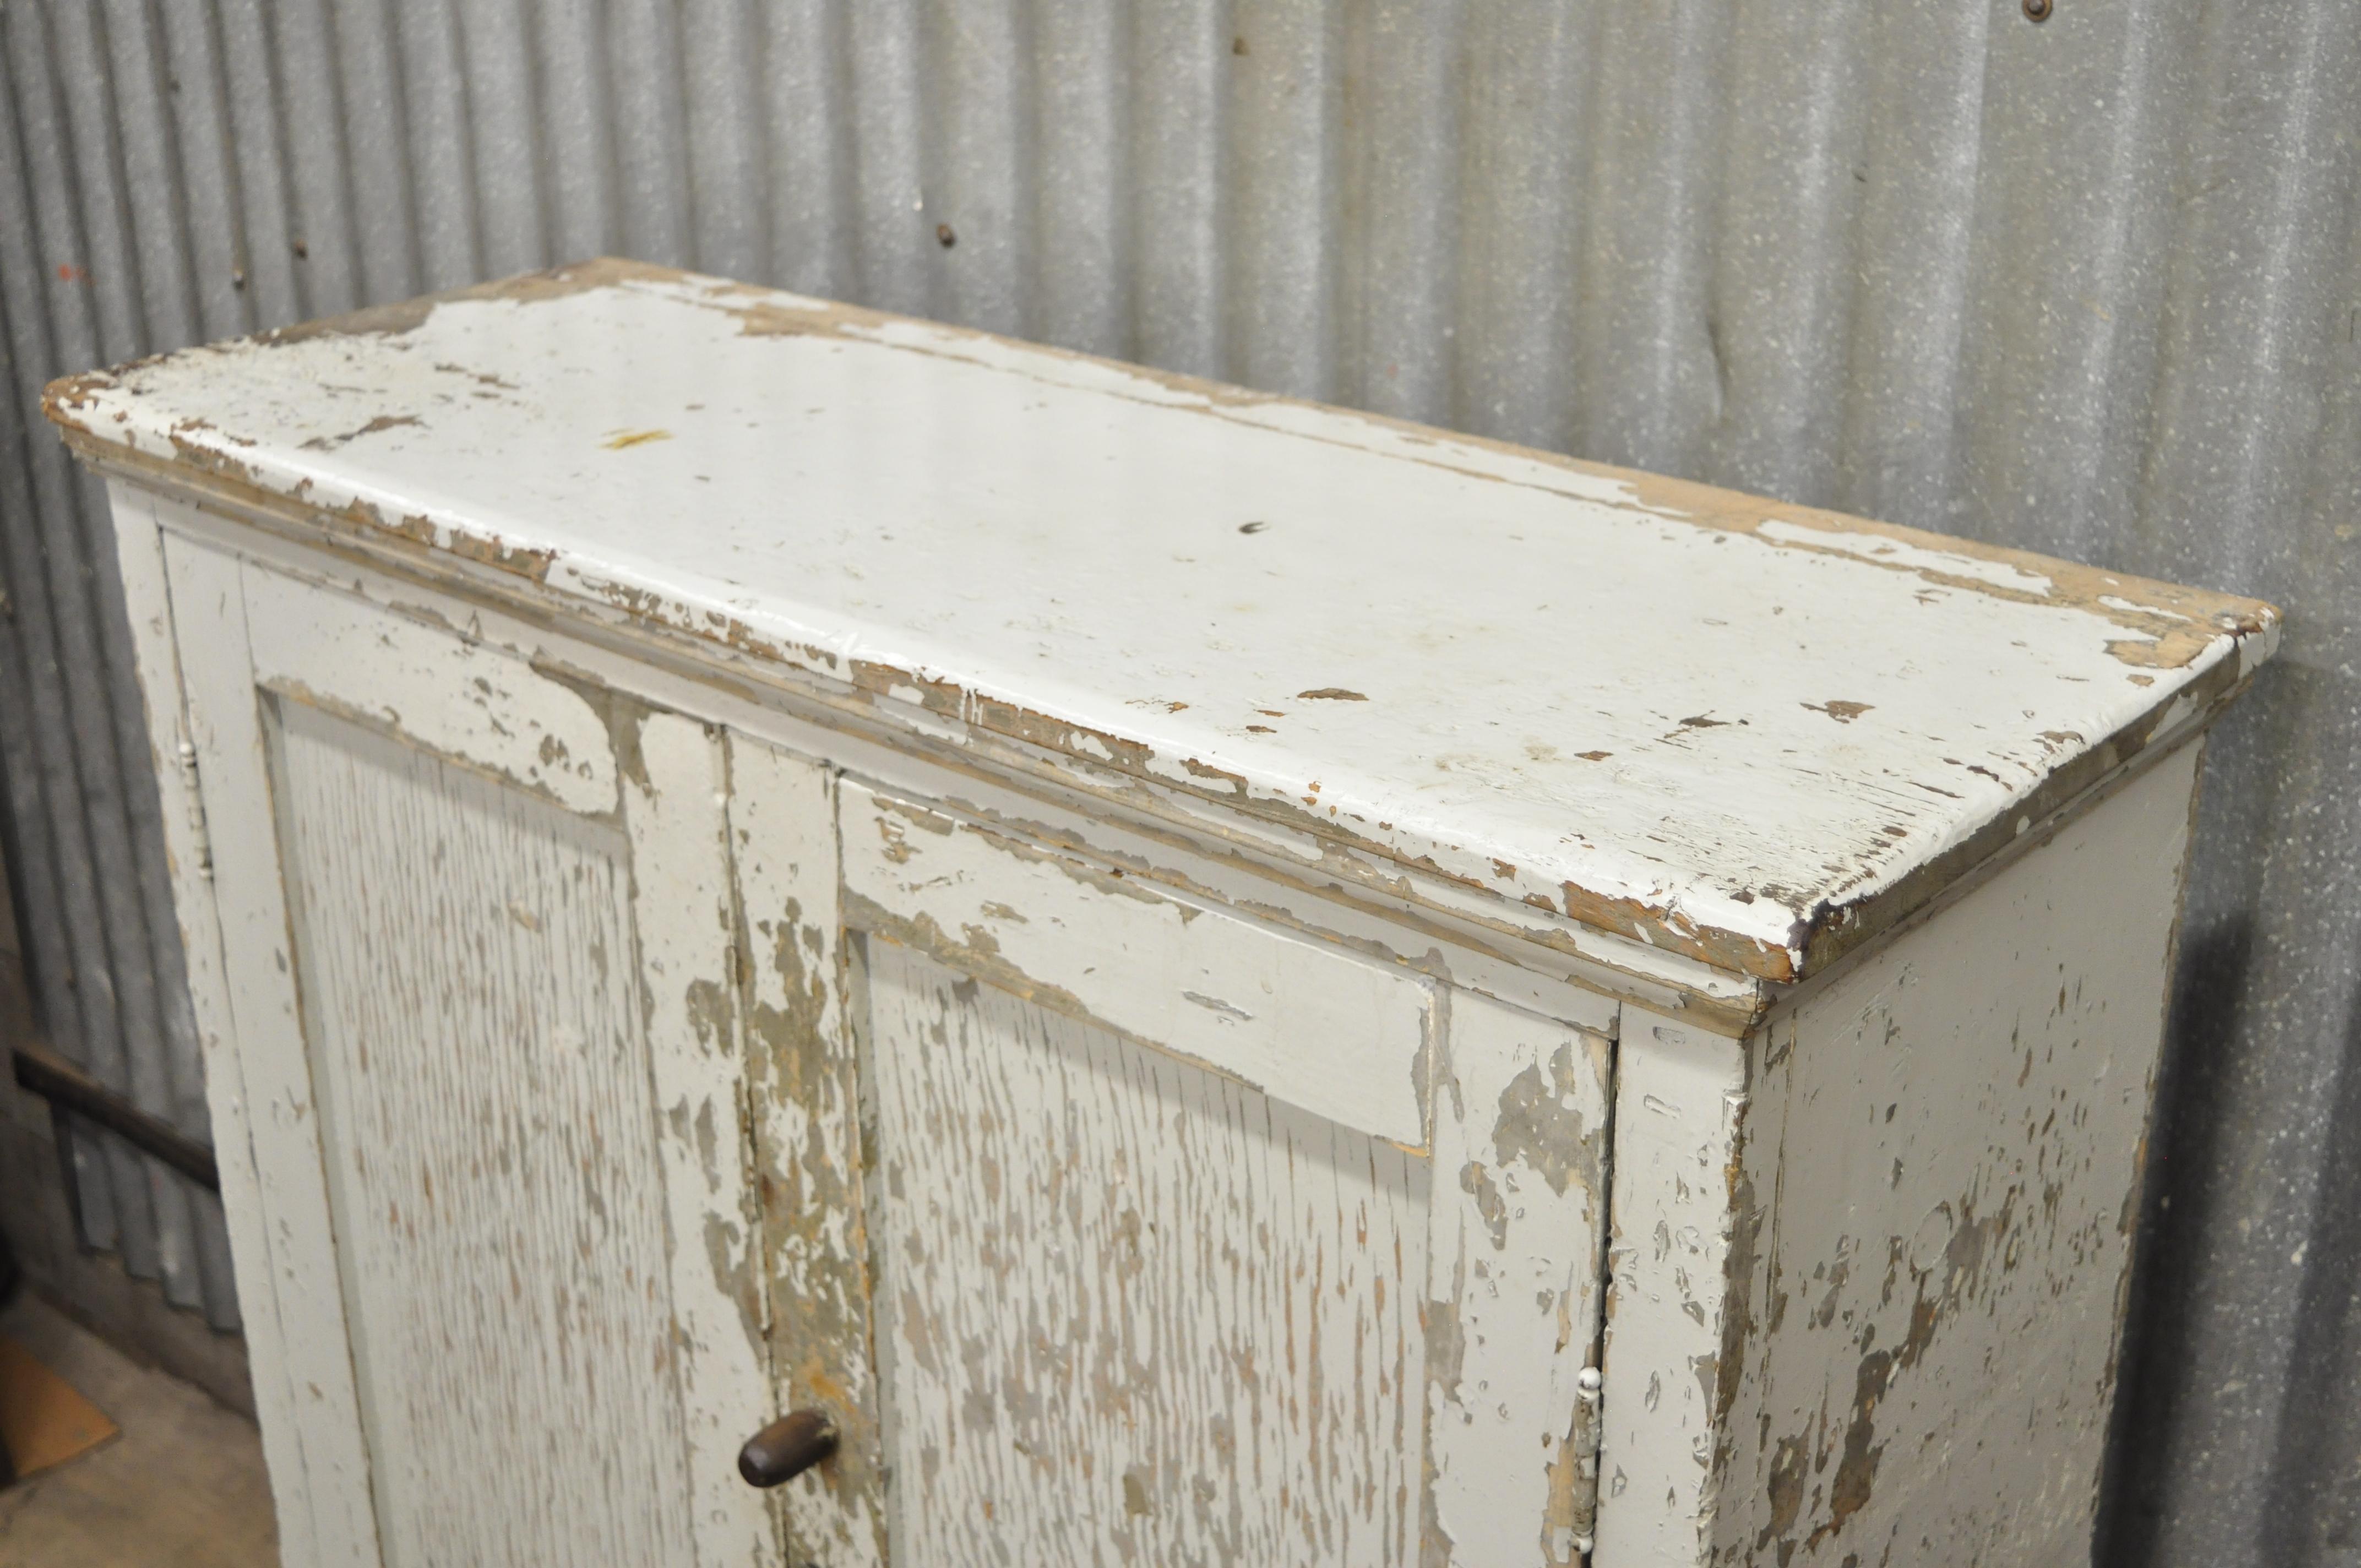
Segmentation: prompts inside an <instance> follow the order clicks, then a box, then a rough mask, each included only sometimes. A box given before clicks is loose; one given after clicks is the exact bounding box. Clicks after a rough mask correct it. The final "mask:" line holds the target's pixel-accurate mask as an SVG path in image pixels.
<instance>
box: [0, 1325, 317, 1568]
mask: <svg viewBox="0 0 2361 1568" xmlns="http://www.w3.org/2000/svg"><path fill="white" fill-rule="evenodd" d="M0 1333H6V1334H8V1335H10V1336H11V1337H13V1338H14V1339H16V1341H17V1343H20V1344H22V1345H24V1346H25V1348H26V1349H27V1350H29V1351H31V1352H32V1353H33V1354H34V1356H35V1357H36V1358H37V1359H38V1360H39V1361H40V1362H42V1363H43V1364H44V1365H47V1366H48V1367H49V1369H50V1370H51V1371H53V1372H55V1373H57V1374H58V1375H59V1376H61V1377H63V1378H64V1379H65V1380H66V1381H67V1382H69V1383H71V1384H72V1385H73V1387H75V1388H76V1389H77V1390H78V1391H79V1392H80V1393H81V1394H82V1397H83V1398H87V1399H89V1400H90V1401H91V1402H92V1403H93V1404H94V1405H96V1406H97V1407H98V1408H99V1409H101V1410H104V1412H105V1413H106V1414H107V1416H108V1417H109V1418H110V1419H112V1420H114V1422H115V1425H117V1426H119V1427H121V1428H122V1429H123V1434H122V1436H120V1437H118V1438H116V1439H115V1440H114V1441H113V1442H108V1443H106V1444H104V1446H102V1447H100V1448H97V1449H94V1450H93V1451H92V1452H90V1453H85V1454H82V1455H81V1456H80V1457H79V1458H76V1459H72V1460H69V1461H67V1462H66V1463H65V1464H61V1465H60V1466H58V1467H57V1468H56V1469H54V1470H48V1471H44V1472H42V1473H41V1474H40V1475H35V1476H31V1477H29V1478H28V1479H27V1480H23V1481H19V1482H18V1483H17V1484H16V1486H11V1487H9V1488H7V1489H6V1490H5V1491H0V1563H9V1564H12V1565H13V1564H16V1563H23V1564H25V1568H36V1565H38V1568H150V1565H153V1568H167V1565H170V1568H272V1565H274V1564H276V1563H278V1561H279V1537H278V1531H277V1530H276V1529H275V1528H274V1527H273V1525H272V1523H271V1515H270V1483H269V1478H268V1476H267V1475H265V1474H264V1471H263V1467H262V1442H261V1439H260V1438H259V1436H258V1435H257V1433H256V1431H255V1430H254V1425H253V1423H252V1422H250V1421H248V1420H246V1419H245V1418H244V1417H243V1416H238V1415H235V1414H232V1413H231V1412H230V1411H228V1410H225V1409H223V1408H222V1407H221V1406H220V1405H218V1404H215V1403H214V1401H213V1400H212V1399H211V1398H207V1397H206V1396H205V1395H203V1394H202V1393H200V1392H198V1391H197V1389H195V1388H194V1387H191V1386H190V1385H188V1384H186V1383H182V1382H181V1381H180V1380H178V1379H177V1378H174V1377H170V1376H166V1375H165V1374H163V1373H161V1372H158V1371H155V1370H153V1369H152V1368H149V1367H144V1366H141V1365H138V1364H137V1363H136V1362H133V1361H131V1360H129V1359H127V1358H126V1357H125V1356H124V1355H122V1354H119V1353H118V1352H116V1351H115V1349H114V1348H113V1347H111V1346H109V1345H107V1344H106V1343H104V1342H103V1341H101V1340H99V1339H98V1338H97V1337H96V1336H94V1335H93V1334H91V1333H88V1332H85V1331H83V1330H82V1328H80V1327H78V1326H77V1325H76V1324H74V1323H73V1322H72V1321H70V1320H68V1319H67V1318H66V1317H64V1316H63V1315H62V1314H60V1312H58V1311H57V1310H54V1309H53V1308H51V1307H49V1305H48V1304H46V1303H45V1302H43V1301H41V1300H40V1299H38V1298H37V1297H34V1296H33V1295H31V1294H30V1293H29V1292H27V1293H26V1294H25V1295H24V1296H23V1297H21V1298H20V1299H18V1300H17V1301H16V1304H15V1305H14V1306H12V1307H10V1308H9V1309H8V1310H6V1311H5V1312H0Z"/></svg>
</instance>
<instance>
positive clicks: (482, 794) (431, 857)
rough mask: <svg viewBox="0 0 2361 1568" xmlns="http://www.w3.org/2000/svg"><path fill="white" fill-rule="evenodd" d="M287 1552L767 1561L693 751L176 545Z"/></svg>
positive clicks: (593, 691)
mask: <svg viewBox="0 0 2361 1568" xmlns="http://www.w3.org/2000/svg"><path fill="white" fill-rule="evenodd" d="M170 565H171V576H172V587H173V596H174V603H175V619H176V624H177V628H178V635H179V639H180V647H181V658H182V664H183V669H184V672H185V678H186V681H187V691H188V698H189V701H190V705H191V709H192V715H191V717H192V729H193V733H194V734H195V735H196V737H197V744H198V750H199V758H198V762H199V767H200V774H201V779H202V787H203V799H204V804H205V809H206V814H207V819H208V823H209V826H210V829H211V834H212V839H213V847H214V856H213V863H214V885H215V890H216V891H215V897H216V902H217V905H218V907H219V909H220V912H221V916H222V930H223V944H224V960H225V971H226V974H227V977H228V989H229V993H230V1002H231V1008H232V1012H233V1014H234V1021H235V1025H236V1036H237V1052H236V1055H237V1063H238V1069H239V1070H240V1072H241V1073H242V1075H243V1078H244V1084H245V1090H246V1093H247V1097H248V1101H249V1105H250V1110H251V1124H252V1126H253V1129H254V1131H253V1138H254V1144H255V1157H256V1165H257V1168H258V1177H259V1179H260V1183H261V1190H262V1197H261V1205H262V1208H263V1210H264V1211H265V1212H264V1219H265V1221H266V1229H267V1234H268V1238H269V1254H270V1277H269V1280H268V1281H255V1280H247V1279H242V1280H241V1282H240V1283H241V1288H258V1287H259V1288H268V1289H269V1290H271V1291H272V1292H273V1293H274V1294H275V1297H276V1299H277V1304H278V1313H279V1316H280V1320H281V1321H282V1324H283V1325H284V1328H285V1338H286V1343H287V1353H286V1361H287V1365H285V1366H284V1367H283V1368H269V1369H260V1370H259V1371H258V1375H260V1376H269V1375H274V1374H283V1375H284V1376H285V1377H286V1378H287V1380H288V1383H289V1385H290V1387H291V1389H292V1391H293V1405H294V1408H295V1409H296V1410H297V1412H298V1414H297V1415H296V1417H295V1418H294V1420H295V1425H296V1426H297V1428H298V1429H299V1430H298V1431H297V1433H296V1442H294V1444H293V1445H292V1451H293V1452H295V1453H298V1454H300V1459H301V1464H302V1475H300V1476H289V1475H277V1476H275V1477H274V1479H275V1482H276V1484H277V1486H278V1489H279V1494H280V1498H281V1499H282V1509H283V1511H285V1512H287V1513H288V1514H289V1516H290V1519H289V1525H288V1533H289V1535H290V1537H291V1540H292V1541H296V1542H297V1543H298V1549H297V1550H296V1552H294V1553H293V1554H292V1555H291V1558H290V1561H291V1562H294V1561H301V1560H305V1559H310V1560H316V1561H319V1562H324V1563H385V1564H389V1565H392V1568H412V1565H422V1568H423V1565H425V1564H438V1563H466V1564H518V1565H520V1568H522V1565H527V1564H544V1563H633V1564H640V1563H650V1564H653V1563H683V1564H687V1563H695V1564H700V1565H702V1564H721V1563H729V1564H741V1563H769V1562H773V1561H774V1560H775V1552H774V1548H773V1539H772V1532H771V1529H770V1525H769V1521H768V1519H767V1517H766V1514H765V1510H764V1508H763V1502H762V1500H761V1498H760V1497H758V1496H757V1495H755V1494H753V1493H752V1491H750V1490H749V1489H748V1488H747V1487H746V1486H744V1484H743V1483H742V1482H741V1481H740V1480H739V1478H738V1477H737V1475H736V1473H735V1455H736V1450H737V1446H738V1444H739V1443H740V1442H741V1441H742V1440H743V1439H744V1437H745V1436H746V1435H747V1434H748V1433H749V1432H751V1431H753V1430H754V1429H755V1428H756V1427H757V1426H759V1425H760V1424H761V1423H762V1421H763V1420H764V1419H766V1417H767V1416H768V1415H769V1413H770V1412H771V1408H772V1401H771V1395H770V1390H769V1386H768V1372H767V1368H766V1366H765V1365H764V1359H763V1344H762V1336H761V1321H760V1319H761V1313H762V1303H761V1300H760V1298H759V1293H758V1291H757V1290H756V1288H755V1286H754V1279H755V1277H756V1276H758V1275H759V1273H760V1267H759V1264H758V1263H757V1262H756V1258H757V1255H758V1251H759V1243H758V1239H757V1236H756V1233H755V1228H754V1226H753V1225H752V1223H751V1216H752V1212H753V1203H752V1194H751V1192H750V1181H749V1177H750V1157H749V1153H748V1139H747V1136H746V1132H745V1119H744V1117H743V1115H742V1106H743V1102H744V1085H743V1081H742V1079H743V1073H742V1064H743V1059H744V1058H743V1053H742V1050H741V1043H742V1042H741V1039H740V1035H739V1030H740V1025H739V1019H738V1011H739V1010H738V1007H737V1003H736V997H737V995H738V988H737V975H736V970H735V964H734V952H735V949H734V947H733V934H734V931H735V920H736V911H735V904H734V898H733V894H732V890H731V887H730V875H729V861H728V846H727V843H726V834H725V826H726V811H725V805H724V799H725V791H726V751H725V746H724V741H723V740H722V738H721V737H720V736H719V734H717V733H716V732H715V731H713V730H712V729H708V727H707V726H705V725H703V724H700V723H697V722H695V721H692V720H690V719H688V718H683V717H681V716H679V715H676V714H672V713H667V712H662V711H654V710H651V709H650V708H648V707H644V706H642V705H639V704H636V703H634V702H632V701H631V700H630V699H627V698H625V697H622V696H618V695H616V694H615V693H612V692H609V691H606V690H603V689H600V688H599V687H598V686H596V685H591V684H589V683H588V682H582V681H577V680H573V679H570V678H564V677H561V676H558V675H555V674H544V673H538V672H536V671H535V670H534V669H533V668H531V667H529V666H528V665H527V664H525V663H523V662H522V661H520V660H518V659H515V658H513V657H511V656H509V655H506V654H504V653H501V652H497V651H495V650H492V649H489V648H487V647H483V646H480V645H478V644H476V643H473V642H470V641H467V639H465V638H463V637H461V636H458V635H456V634H452V633H447V632H445V631H442V630H435V629H433V628H430V627H428V626H426V625H423V624H421V623H419V622H417V621H413V620H406V619H403V618H401V617H398V616H395V615H392V614H390V613H388V612H386V611H384V610H382V609H376V608H373V607H371V606H369V605H368V604H366V603H364V602H362V601H361V600H359V599H357V598H351V597H347V596H345V595H342V594H338V593H335V592H331V591H328V590H325V589H322V588H318V587H312V586H308V585H305V584H302V583H298V582H295V581H292V580H290V579H288V578H285V577H282V576H277V575H275V574H272V573H269V572H267V571H263V570H261V569H258V568H257V567H254V566H251V565H240V564H239V563H238V562H236V560H234V559H233V558H231V557H229V556H227V555H225V554H217V553H215V552H214V551H212V550H211V549H209V548H206V547H203V546H201V545H196V544H192V543H187V542H184V541H179V540H174V541H173V542H172V543H171V553H170Z"/></svg>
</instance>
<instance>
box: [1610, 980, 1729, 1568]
mask: <svg viewBox="0 0 2361 1568" xmlns="http://www.w3.org/2000/svg"><path fill="white" fill-rule="evenodd" d="M1746 1085H1747V1075H1746V1047H1742V1046H1741V1045H1738V1044H1736V1043H1734V1042H1732V1041H1730V1040H1725V1039H1719V1038H1717V1037H1715V1036H1710V1035H1707V1034H1704V1033H1702V1032H1701V1031H1698V1030H1695V1029H1690V1028H1686V1027H1685V1026H1683V1025H1681V1024H1680V1023H1679V1022H1678V1021H1677V1020H1675V1019H1670V1018H1664V1017H1660V1016H1656V1015H1654V1014H1647V1013H1642V1012H1641V1011H1640V1010H1639V1009H1637V1008H1634V1007H1627V1008H1625V1009H1624V1010H1623V1027H1622V1034H1621V1036H1620V1041H1619V1042H1618V1045H1617V1048H1616V1069H1615V1152H1614V1175H1613V1186H1614V1223H1613V1234H1612V1236H1611V1239H1610V1240H1609V1244H1608V1260H1609V1277H1608V1303H1607V1358H1606V1362H1605V1364H1604V1368H1603V1370H1604V1371H1605V1373H1606V1376H1607V1386H1606V1389H1605V1399H1604V1401H1603V1409H1602V1410H1601V1413H1600V1419H1601V1421H1602V1423H1603V1428H1604V1430H1603V1434H1602V1440H1601V1442H1600V1446H1599V1453H1598V1466H1599V1487H1598V1552H1597V1556H1596V1558H1595V1561H1596V1563H1598V1568H1641V1565H1642V1564H1645V1565H1649V1568H1654V1565H1657V1564H1665V1565H1670V1564H1675V1563H1677V1564H1684V1565H1687V1564H1696V1563H1702V1562H1703V1561H1704V1558H1705V1549H1706V1541H1707V1533H1706V1532H1707V1530H1708V1527H1709V1525H1710V1522H1711V1516H1712V1509H1713V1504H1714V1498H1715V1490H1714V1486H1713V1470H1712V1464H1711V1461H1712V1457H1713V1450H1714V1444H1715V1441H1716V1434H1717V1433H1718V1432H1719V1431H1720V1430H1721V1428H1722V1426H1723V1424H1724V1423H1725V1422H1726V1421H1727V1420H1730V1419H1733V1418H1731V1417H1730V1412H1729V1411H1728V1410H1727V1409H1725V1408H1724V1406H1723V1404H1722V1402H1721V1400H1720V1398H1719V1392H1718V1390H1719V1370H1718V1369H1719V1365H1720V1358H1721V1355H1722V1350H1723V1343H1724V1336H1725V1335H1726V1333H1727V1332H1729V1329H1730V1324H1731V1321H1732V1320H1731V1317H1730V1312H1731V1307H1732V1303H1731V1301H1730V1290H1729V1287H1728V1283H1727V1280H1726V1277H1725V1274H1726V1266H1727V1265H1728V1264H1729V1261H1730V1255H1731V1244H1732V1242H1733V1241H1734V1240H1736V1239H1737V1238H1738V1237H1739V1236H1740V1235H1741V1234H1742V1222H1743V1220H1744V1218H1745V1216H1746V1213H1747V1211H1748V1208H1749V1205H1748V1204H1747V1202H1746V1201H1745V1200H1744V1196H1743V1194H1742V1193H1741V1192H1740V1191H1739V1190H1737V1178H1738V1175H1739V1174H1740V1170H1739V1168H1738V1166H1737V1164H1736V1157H1737V1152H1738V1149H1739V1146H1740V1140H1741V1135H1742V1131H1743V1129H1744V1127H1745V1126H1746V1124H1747V1122H1748V1120H1749V1118H1750V1115H1751V1114H1752V1106H1751V1104H1750V1102H1749V1098H1748V1091H1747V1087H1746Z"/></svg>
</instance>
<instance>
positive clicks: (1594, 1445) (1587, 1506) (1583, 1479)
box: [1570, 1366, 1606, 1557]
mask: <svg viewBox="0 0 2361 1568" xmlns="http://www.w3.org/2000/svg"><path fill="white" fill-rule="evenodd" d="M1605 1387H1606V1379H1605V1378H1603V1377H1601V1376H1599V1372H1598V1368H1597V1367H1596V1366H1586V1367H1584V1368H1583V1369H1582V1370H1581V1372H1580V1373H1578V1374H1576V1377H1575V1380H1574V1435H1573V1437H1572V1439H1571V1440H1570V1441H1571V1443H1572V1445H1573V1448H1574V1463H1575V1471H1574V1519H1573V1525H1574V1550H1575V1553H1576V1555H1577V1556H1580V1557H1588V1556H1589V1555H1590V1547H1591V1542H1592V1541H1593V1539H1594V1538H1595V1534H1596V1530H1597V1527H1598V1438H1599V1426H1600V1422H1599V1420H1598V1404H1599V1395H1600V1392H1601V1391H1602V1390H1603V1389H1604V1388H1605Z"/></svg>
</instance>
